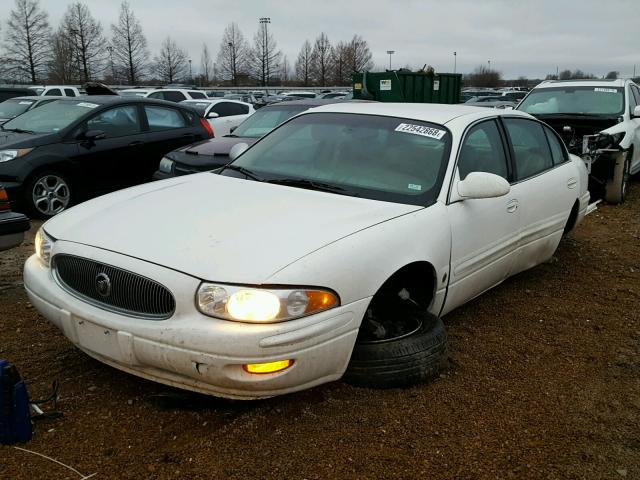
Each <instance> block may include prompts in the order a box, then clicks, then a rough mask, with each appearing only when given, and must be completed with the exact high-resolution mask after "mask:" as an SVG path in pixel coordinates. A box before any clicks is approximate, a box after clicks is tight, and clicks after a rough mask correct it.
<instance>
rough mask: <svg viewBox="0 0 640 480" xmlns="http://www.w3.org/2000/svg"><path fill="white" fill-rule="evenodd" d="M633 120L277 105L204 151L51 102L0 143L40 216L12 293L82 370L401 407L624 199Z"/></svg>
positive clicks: (206, 132)
mask: <svg viewBox="0 0 640 480" xmlns="http://www.w3.org/2000/svg"><path fill="white" fill-rule="evenodd" d="M616 82H617V83H616ZM639 99H640V90H638V87H637V86H636V85H635V84H633V83H632V82H629V81H607V82H606V83H602V82H601V83H597V82H596V83H594V82H591V83H590V82H586V83H579V82H547V83H544V84H542V85H540V86H539V88H536V89H534V90H533V91H531V92H530V93H529V94H528V95H527V96H526V97H525V99H524V100H523V101H522V102H521V104H520V105H519V107H518V109H517V110H507V109H502V110H495V109H481V108H472V107H468V106H461V105H428V104H394V103H380V102H345V101H340V100H336V99H329V100H317V99H308V100H298V101H283V102H279V103H276V104H272V105H268V106H265V107H263V108H261V109H259V110H257V111H255V112H252V113H251V114H250V115H249V116H248V117H247V118H245V119H244V121H243V122H241V123H240V124H239V125H238V126H237V127H235V128H234V129H233V131H231V129H230V133H228V134H226V135H224V136H216V137H214V138H211V137H212V136H213V134H214V129H212V127H211V124H210V123H209V122H208V121H207V120H208V119H207V118H205V117H207V116H208V114H207V110H206V108H205V109H201V110H197V109H194V108H193V106H190V105H189V103H194V102H195V103H196V104H197V103H198V102H201V103H205V102H204V101H203V99H200V100H198V99H191V100H188V101H185V102H180V103H175V102H168V101H166V100H158V99H153V98H142V97H139V96H130V97H123V96H119V95H111V96H95V97H92V96H86V97H79V98H73V99H60V100H56V101H54V102H52V103H49V104H46V105H43V106H41V107H38V108H35V109H32V110H29V111H27V112H25V113H23V114H21V115H20V116H18V117H16V118H14V119H13V120H11V121H9V122H7V123H6V124H4V125H3V126H2V130H3V131H2V132H0V134H1V135H3V136H5V137H2V138H0V141H2V142H3V143H4V145H5V150H2V151H0V184H4V185H5V187H7V192H8V194H9V199H10V200H13V199H14V198H15V199H16V200H23V201H26V203H27V204H28V205H30V207H31V208H32V209H33V210H34V211H35V212H37V213H39V214H41V215H42V216H47V217H52V216H53V215H56V216H55V217H54V218H52V219H50V220H49V221H48V222H47V223H45V224H44V225H43V227H42V228H41V229H40V231H39V233H38V236H37V238H36V255H34V256H33V257H32V258H31V259H29V261H28V262H27V265H26V267H25V286H26V288H27V292H28V294H29V297H30V299H31V302H32V303H33V305H34V306H35V307H36V308H37V309H38V310H39V311H40V312H41V313H42V314H43V315H44V316H46V317H47V318H48V319H50V320H51V321H52V322H53V323H54V324H55V325H57V326H58V327H59V328H60V329H61V330H62V332H63V333H64V334H65V335H66V336H67V337H68V338H69V339H70V340H71V341H72V342H73V343H74V344H76V345H77V346H78V347H80V348H81V349H83V350H84V351H86V352H87V353H88V354H89V355H92V356H94V357H95V358H98V359H99V360H101V361H103V362H105V363H108V364H110V365H113V366H115V367H117V368H121V369H123V370H125V371H128V372H131V373H134V374H137V375H140V376H143V377H145V378H149V379H152V380H156V381H159V382H163V383H168V384H171V385H175V386H180V387H183V388H187V389H191V390H196V391H200V392H204V393H209V394H214V395H221V396H226V397H231V398H261V397H268V396H273V395H278V394H282V393H288V392H292V391H296V390H300V389H303V388H309V387H311V386H314V385H317V384H319V383H324V382H327V381H331V380H335V379H337V378H340V377H341V376H343V375H345V376H346V378H347V379H348V380H349V381H351V382H353V383H355V384H358V385H365V386H377V387H389V386H399V385H406V384H410V383H413V382H416V381H420V380H425V379H427V378H430V377H431V376H433V375H435V374H437V372H438V370H439V368H440V365H441V363H442V360H443V358H444V355H445V351H446V334H445V330H444V326H443V323H442V321H441V319H440V317H441V316H442V315H444V314H446V313H447V312H449V311H451V310H452V309H454V308H456V307H458V306H460V305H462V304H464V303H465V302H467V301H468V300H470V299H471V298H474V297H475V296H477V295H479V294H481V293H482V292H484V291H486V290H488V289H490V288H491V287H493V286H495V285H497V284H499V283H500V282H502V281H503V280H504V279H506V278H508V277H509V276H511V275H514V274H516V273H518V272H521V271H523V270H526V269H528V268H531V267H533V266H535V265H537V264H539V263H541V262H544V261H546V260H548V259H549V258H550V257H551V256H552V255H553V253H554V251H555V250H556V248H557V246H558V244H559V242H560V239H561V237H562V236H563V235H565V234H567V233H568V232H570V231H571V230H572V229H574V228H575V227H576V226H577V225H578V224H579V223H580V221H581V220H582V219H583V218H584V216H585V215H586V214H587V213H588V212H589V211H590V210H591V209H592V208H593V207H590V206H589V201H590V198H591V195H590V193H589V190H588V187H589V186H590V184H591V185H593V188H594V192H597V185H599V183H598V182H601V184H602V185H601V186H602V187H603V188H604V190H605V196H606V195H608V193H607V192H613V193H612V194H611V195H612V196H610V197H609V199H610V201H622V200H623V199H624V198H623V197H624V192H625V191H626V180H627V179H628V175H630V174H631V173H635V172H638V171H640V157H639V156H638V155H639V154H640V148H636V145H639V146H640V142H639V141H638V140H637V139H636V137H637V135H638V132H640V124H639V123H638V122H640V107H638V103H640V102H639V101H638V100H639ZM223 101H224V100H223ZM545 115H547V117H545ZM213 118H214V119H215V118H219V117H213ZM546 120H549V121H548V122H547V121H546ZM586 126H589V127H590V129H586ZM567 127H568V128H567ZM596 128H598V130H596V131H595V133H593V129H596ZM570 129H571V130H570ZM569 133H571V137H570V138H569ZM577 139H580V140H577ZM578 144H579V145H578ZM580 146H582V148H580ZM2 155H4V157H3V156H2ZM34 166H35V167H34ZM34 172H35V174H34ZM154 172H155V173H154ZM589 172H591V173H592V175H591V178H589ZM620 172H622V173H623V174H622V175H620ZM187 174H193V175H189V176H186V175H187ZM151 175H153V177H154V178H155V179H162V180H163V181H160V182H151V183H145V184H144V185H140V186H138V187H135V188H131V189H126V190H122V191H119V192H115V193H113V194H111V195H105V196H102V197H100V198H97V199H94V200H91V201H88V202H84V203H82V204H81V205H78V206H77V207H75V208H73V209H71V210H69V211H68V212H64V211H63V210H66V209H67V208H68V207H69V206H70V205H71V204H72V203H74V202H75V201H77V200H76V199H78V200H80V199H84V198H87V197H89V196H94V195H95V194H97V193H99V192H101V191H108V190H113V189H117V188H120V187H124V186H127V185H132V184H135V183H144V182H146V181H148V180H149V179H150V177H151ZM171 177H174V178H171ZM125 179H126V181H124V180H125ZM89 187H91V188H89ZM614 193H615V194H616V195H617V196H615V195H614ZM81 195H83V196H81ZM596 195H597V194H595V193H594V195H593V197H595V196H596ZM114 225H118V227H119V228H117V229H114V228H113V226H114Z"/></svg>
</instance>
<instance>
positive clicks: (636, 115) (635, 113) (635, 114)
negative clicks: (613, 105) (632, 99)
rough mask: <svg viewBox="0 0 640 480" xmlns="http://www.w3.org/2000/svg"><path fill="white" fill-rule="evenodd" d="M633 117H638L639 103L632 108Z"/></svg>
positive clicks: (639, 113)
mask: <svg viewBox="0 0 640 480" xmlns="http://www.w3.org/2000/svg"><path fill="white" fill-rule="evenodd" d="M633 117H634V118H640V105H638V106H636V108H634V109H633Z"/></svg>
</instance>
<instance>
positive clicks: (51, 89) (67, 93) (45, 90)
mask: <svg viewBox="0 0 640 480" xmlns="http://www.w3.org/2000/svg"><path fill="white" fill-rule="evenodd" d="M29 88H30V89H31V90H33V91H34V92H36V95H41V96H45V97H79V96H80V95H81V94H80V90H78V88H76V87H70V86H69V85H47V86H43V85H41V86H34V87H29Z"/></svg>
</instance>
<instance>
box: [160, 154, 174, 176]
mask: <svg viewBox="0 0 640 480" xmlns="http://www.w3.org/2000/svg"><path fill="white" fill-rule="evenodd" d="M174 163H175V162H174V161H173V160H170V159H168V158H167V157H162V160H160V171H161V172H164V173H172V172H173V164H174Z"/></svg>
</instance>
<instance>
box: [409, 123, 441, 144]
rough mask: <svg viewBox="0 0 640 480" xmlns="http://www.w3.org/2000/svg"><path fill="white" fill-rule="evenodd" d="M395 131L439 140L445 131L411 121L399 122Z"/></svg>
mask: <svg viewBox="0 0 640 480" xmlns="http://www.w3.org/2000/svg"><path fill="white" fill-rule="evenodd" d="M396 132H403V133H412V134H414V135H421V136H423V137H429V138H435V139H437V140H440V139H441V138H442V137H444V134H445V133H447V132H446V131H445V130H440V129H438V128H431V127H425V126H424V125H413V124H411V123H401V124H400V125H398V126H397V127H396Z"/></svg>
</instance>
